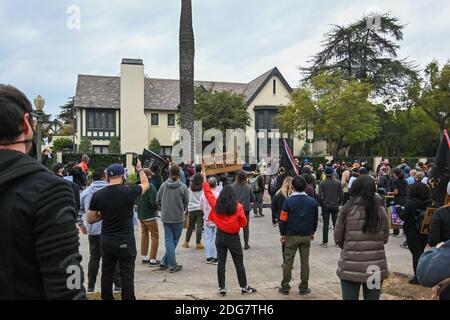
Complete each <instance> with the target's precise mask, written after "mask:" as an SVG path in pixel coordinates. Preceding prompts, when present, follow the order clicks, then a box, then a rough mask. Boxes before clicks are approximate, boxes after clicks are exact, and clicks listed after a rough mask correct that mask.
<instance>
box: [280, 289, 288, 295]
mask: <svg viewBox="0 0 450 320" xmlns="http://www.w3.org/2000/svg"><path fill="white" fill-rule="evenodd" d="M278 292H279V293H281V294H282V295H284V296H288V295H289V289H285V288H280V289H278Z"/></svg>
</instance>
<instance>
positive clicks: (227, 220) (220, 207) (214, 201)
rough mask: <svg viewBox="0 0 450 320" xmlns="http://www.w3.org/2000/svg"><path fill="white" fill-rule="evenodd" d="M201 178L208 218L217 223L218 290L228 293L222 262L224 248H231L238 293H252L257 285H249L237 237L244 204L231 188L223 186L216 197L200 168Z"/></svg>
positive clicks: (242, 218) (241, 225) (241, 222)
mask: <svg viewBox="0 0 450 320" xmlns="http://www.w3.org/2000/svg"><path fill="white" fill-rule="evenodd" d="M202 175H203V178H204V182H203V191H204V194H205V197H206V199H207V200H208V203H209V205H210V206H211V212H210V213H209V220H211V221H212V222H213V223H214V224H215V225H216V226H217V238H216V246H217V254H218V259H219V265H218V267H217V277H218V280H219V294H220V295H221V296H225V295H226V294H227V291H226V288H225V266H226V263H227V252H228V251H230V253H231V256H232V257H233V262H234V265H235V267H236V273H237V276H238V281H239V285H240V287H241V293H242V294H243V295H246V294H252V293H255V292H256V289H254V288H252V287H250V286H249V285H248V283H247V276H246V273H245V267H244V255H243V252H242V245H241V241H240V238H239V231H240V229H241V228H243V227H245V226H246V224H247V218H246V215H245V213H244V207H243V206H242V204H240V203H239V202H238V199H237V197H236V193H235V192H234V191H233V188H232V187H230V186H226V187H224V188H223V190H222V192H221V193H220V195H219V198H216V197H215V196H214V194H213V192H212V190H211V187H210V186H209V184H208V182H207V181H206V174H205V172H202Z"/></svg>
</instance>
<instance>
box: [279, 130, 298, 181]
mask: <svg viewBox="0 0 450 320" xmlns="http://www.w3.org/2000/svg"><path fill="white" fill-rule="evenodd" d="M281 168H284V172H285V174H286V175H287V176H291V177H295V176H298V175H299V171H298V168H297V165H296V164H295V159H294V157H293V156H292V152H291V149H290V148H289V145H288V143H287V141H286V140H285V139H283V148H282V150H281V159H280V169H281Z"/></svg>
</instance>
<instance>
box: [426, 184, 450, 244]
mask: <svg viewBox="0 0 450 320" xmlns="http://www.w3.org/2000/svg"><path fill="white" fill-rule="evenodd" d="M447 195H448V199H450V182H449V183H448V186H447ZM430 229H431V230H430V236H429V238H428V246H429V247H435V246H436V245H437V244H439V243H441V242H447V241H449V240H450V202H448V203H447V205H445V206H443V207H442V208H439V209H438V210H437V211H436V212H435V213H434V214H433V219H432V221H431V228H430Z"/></svg>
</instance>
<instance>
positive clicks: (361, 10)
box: [0, 0, 450, 114]
mask: <svg viewBox="0 0 450 320" xmlns="http://www.w3.org/2000/svg"><path fill="white" fill-rule="evenodd" d="M71 5H76V6H78V8H79V9H80V10H81V16H80V17H81V20H80V21H81V24H80V29H73V28H72V29H71V28H68V27H67V22H68V20H69V25H70V26H76V24H73V23H72V22H74V21H76V20H73V19H70V18H73V17H74V15H72V14H68V13H67V9H68V8H69V6H71ZM374 10H377V11H380V12H391V13H392V14H393V15H395V16H397V17H398V18H399V19H400V21H401V23H403V24H407V27H406V28H405V30H404V41H403V42H402V43H401V45H402V49H401V51H400V56H401V57H406V58H410V59H412V60H415V61H417V62H418V63H419V64H420V65H421V66H424V65H425V64H426V63H428V62H430V61H431V60H432V59H433V58H437V59H438V60H439V61H440V62H441V63H445V62H446V61H447V60H448V59H449V58H450V41H449V40H450V1H446V0H420V1H411V0H395V1H392V0H389V1H388V0H386V1H384V0H382V1H379V0H378V1H365V0H358V1H356V0H353V1H349V0H340V1H338V0H321V1H318V0H314V1H313V0H309V1H306V0H245V1H244V0H193V14H194V32H195V38H196V65H195V68H196V69H195V74H196V79H200V80H216V81H233V82H248V81H250V80H252V79H253V78H255V77H257V76H258V75H260V74H262V73H264V72H265V71H267V70H269V69H270V68H272V67H274V66H277V67H278V68H279V69H280V71H281V72H282V73H283V74H284V76H285V77H286V79H287V80H288V82H289V83H290V84H291V85H292V86H293V87H295V86H297V85H298V82H299V79H300V74H299V71H298V66H300V65H305V64H306V61H307V60H308V58H309V57H310V56H311V55H313V54H314V53H316V52H317V51H318V50H319V48H320V41H321V40H322V35H323V33H325V32H326V31H327V30H328V29H329V28H330V25H331V24H348V23H351V22H353V21H355V20H356V19H358V18H360V17H361V16H362V15H364V14H365V13H367V12H370V11H374ZM72 12H73V11H72ZM179 14H180V1H179V0H127V1H123V0H122V1H119V0H95V1H92V0H90V1H88V0H79V1H77V0H72V1H66V0H40V1H31V0H27V1H26V0H2V1H1V2H0V30H1V33H0V83H7V84H12V85H15V86H17V87H18V88H20V89H21V90H23V91H24V92H25V93H26V94H27V95H28V97H29V98H30V99H34V97H36V96H37V95H38V94H41V95H42V96H43V97H44V98H45V99H46V101H47V104H46V111H47V112H48V113H52V114H57V113H58V106H60V105H62V104H64V103H65V102H66V100H67V97H69V96H73V95H74V94H75V87H76V80H77V75H78V74H97V75H113V76H115V75H118V74H119V72H120V62H121V59H122V58H123V57H129V58H142V59H143V60H144V64H145V72H146V74H147V75H148V76H149V77H155V78H175V79H176V78H178V28H179Z"/></svg>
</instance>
